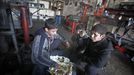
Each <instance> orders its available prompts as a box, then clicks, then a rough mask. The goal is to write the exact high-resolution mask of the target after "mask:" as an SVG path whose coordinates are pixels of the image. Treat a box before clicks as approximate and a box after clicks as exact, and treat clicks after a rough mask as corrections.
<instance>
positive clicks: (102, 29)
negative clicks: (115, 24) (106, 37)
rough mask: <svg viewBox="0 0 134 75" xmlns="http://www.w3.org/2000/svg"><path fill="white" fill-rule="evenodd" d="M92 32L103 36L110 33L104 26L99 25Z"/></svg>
mask: <svg viewBox="0 0 134 75" xmlns="http://www.w3.org/2000/svg"><path fill="white" fill-rule="evenodd" d="M91 32H98V33H100V34H102V35H103V34H106V33H107V32H108V31H107V28H106V27H105V26H104V25H102V24H97V25H95V26H93V27H92V29H91Z"/></svg>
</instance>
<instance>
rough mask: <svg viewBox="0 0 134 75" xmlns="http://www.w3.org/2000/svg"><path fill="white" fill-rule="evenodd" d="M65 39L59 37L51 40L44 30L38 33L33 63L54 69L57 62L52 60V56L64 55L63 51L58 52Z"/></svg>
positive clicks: (33, 48) (33, 51)
mask: <svg viewBox="0 0 134 75" xmlns="http://www.w3.org/2000/svg"><path fill="white" fill-rule="evenodd" d="M62 41H63V39H62V38H61V37H60V36H59V35H55V36H54V38H51V39H50V38H49V37H48V34H47V33H46V32H45V31H44V29H43V28H41V29H39V30H38V31H37V32H36V36H35V39H34V41H33V45H32V62H33V63H34V64H40V65H44V66H48V67H54V66H56V65H57V63H56V62H54V61H52V60H51V59H50V56H55V55H62V51H59V50H58V47H59V44H60V43H61V42H62Z"/></svg>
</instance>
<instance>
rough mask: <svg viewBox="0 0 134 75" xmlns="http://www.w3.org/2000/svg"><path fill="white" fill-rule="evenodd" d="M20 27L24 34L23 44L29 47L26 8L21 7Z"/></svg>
mask: <svg viewBox="0 0 134 75" xmlns="http://www.w3.org/2000/svg"><path fill="white" fill-rule="evenodd" d="M20 9H21V25H22V30H23V33H24V43H25V45H29V43H30V37H29V28H28V13H27V8H26V7H24V6H21V8H20Z"/></svg>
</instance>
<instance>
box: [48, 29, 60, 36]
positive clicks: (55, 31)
mask: <svg viewBox="0 0 134 75" xmlns="http://www.w3.org/2000/svg"><path fill="white" fill-rule="evenodd" d="M57 30H58V29H57V28H55V29H47V33H48V35H49V36H50V37H53V36H54V35H56V34H57Z"/></svg>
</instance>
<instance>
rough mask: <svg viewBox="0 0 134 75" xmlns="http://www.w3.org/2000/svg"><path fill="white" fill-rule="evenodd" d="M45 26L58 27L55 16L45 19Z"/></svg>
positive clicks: (49, 27)
mask: <svg viewBox="0 0 134 75" xmlns="http://www.w3.org/2000/svg"><path fill="white" fill-rule="evenodd" d="M44 28H48V29H56V28H57V26H56V24H55V20H54V19H53V18H49V19H47V20H46V21H45V25H44Z"/></svg>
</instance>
